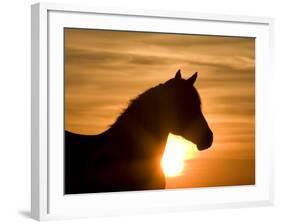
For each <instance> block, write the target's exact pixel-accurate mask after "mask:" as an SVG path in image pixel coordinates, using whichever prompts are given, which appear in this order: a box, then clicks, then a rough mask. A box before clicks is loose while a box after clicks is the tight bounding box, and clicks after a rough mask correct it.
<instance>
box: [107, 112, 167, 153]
mask: <svg viewBox="0 0 281 224" xmlns="http://www.w3.org/2000/svg"><path fill="white" fill-rule="evenodd" d="M157 123H158V122H157V119H154V120H145V119H143V118H141V117H136V116H132V115H131V116H130V115H128V116H126V118H125V119H123V120H122V121H121V122H120V121H118V122H116V123H115V124H114V125H112V127H111V128H110V129H109V130H108V131H107V133H108V134H109V135H110V136H111V139H113V141H120V142H125V143H126V144H127V145H126V147H125V148H126V149H128V150H134V149H136V148H138V149H137V150H138V152H140V151H142V150H145V151H146V152H150V153H151V154H150V156H153V157H154V156H155V157H156V156H158V157H159V156H162V154H163V152H164V147H165V144H166V141H167V136H168V133H167V132H165V131H163V130H160V126H159V127H158V126H157ZM152 124H153V125H152ZM116 136H117V138H118V139H116Z"/></svg>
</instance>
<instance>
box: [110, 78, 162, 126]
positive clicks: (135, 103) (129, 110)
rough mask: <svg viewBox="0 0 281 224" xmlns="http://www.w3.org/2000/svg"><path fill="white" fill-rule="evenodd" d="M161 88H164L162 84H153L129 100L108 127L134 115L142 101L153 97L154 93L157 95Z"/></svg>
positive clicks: (140, 106)
mask: <svg viewBox="0 0 281 224" xmlns="http://www.w3.org/2000/svg"><path fill="white" fill-rule="evenodd" d="M163 88H164V85H163V84H159V85H157V86H154V87H152V88H150V89H148V90H146V91H144V92H143V93H141V94H139V95H138V96H137V97H135V98H134V99H132V100H130V101H129V103H128V106H127V107H126V109H124V110H123V111H122V112H121V113H120V115H119V116H118V117H117V119H116V121H115V122H114V123H113V124H112V125H111V126H110V127H114V126H117V125H119V124H121V123H123V122H124V121H125V120H126V119H127V118H128V117H129V116H130V115H132V114H134V115H136V113H137V112H138V111H140V110H139V109H140V108H142V106H143V103H144V101H146V100H147V99H149V98H153V96H155V95H156V94H157V95H158V94H159V93H160V91H161V92H162V90H163Z"/></svg>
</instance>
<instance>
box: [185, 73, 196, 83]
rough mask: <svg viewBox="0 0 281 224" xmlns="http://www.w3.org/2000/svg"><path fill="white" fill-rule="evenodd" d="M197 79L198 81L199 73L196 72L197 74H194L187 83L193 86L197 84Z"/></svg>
mask: <svg viewBox="0 0 281 224" xmlns="http://www.w3.org/2000/svg"><path fill="white" fill-rule="evenodd" d="M196 79H197V72H195V73H194V74H193V75H192V76H191V77H190V78H189V79H187V80H186V81H187V82H188V83H189V84H191V85H193V84H194V83H195V81H196Z"/></svg>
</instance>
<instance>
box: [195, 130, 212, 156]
mask: <svg viewBox="0 0 281 224" xmlns="http://www.w3.org/2000/svg"><path fill="white" fill-rule="evenodd" d="M212 144H213V132H212V131H210V132H208V133H207V134H206V135H205V136H203V137H202V140H201V141H199V142H198V144H197V148H198V150H200V151H202V150H205V149H208V148H210V147H211V145H212Z"/></svg>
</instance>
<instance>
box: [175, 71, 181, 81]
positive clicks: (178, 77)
mask: <svg viewBox="0 0 281 224" xmlns="http://www.w3.org/2000/svg"><path fill="white" fill-rule="evenodd" d="M175 79H176V80H179V79H181V70H180V69H179V70H178V71H177V73H176V75H175Z"/></svg>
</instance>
